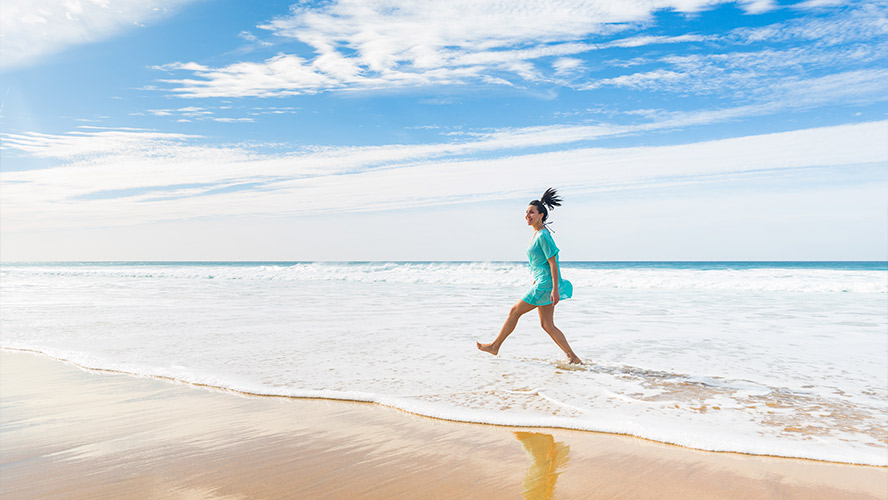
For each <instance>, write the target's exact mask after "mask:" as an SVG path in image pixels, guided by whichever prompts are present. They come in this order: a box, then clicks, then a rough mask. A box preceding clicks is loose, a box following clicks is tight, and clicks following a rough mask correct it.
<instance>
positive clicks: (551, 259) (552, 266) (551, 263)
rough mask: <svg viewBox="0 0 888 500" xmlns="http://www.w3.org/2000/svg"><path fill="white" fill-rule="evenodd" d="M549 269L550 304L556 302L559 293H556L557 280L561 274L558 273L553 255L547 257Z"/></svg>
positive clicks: (559, 279) (556, 262)
mask: <svg viewBox="0 0 888 500" xmlns="http://www.w3.org/2000/svg"><path fill="white" fill-rule="evenodd" d="M549 270H550V271H552V305H553V306H554V305H555V304H557V303H558V299H559V298H560V297H559V293H558V282H559V281H561V276H560V275H559V274H558V261H556V260H555V256H554V255H553V256H551V257H549Z"/></svg>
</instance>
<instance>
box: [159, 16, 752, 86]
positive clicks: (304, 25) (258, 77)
mask: <svg viewBox="0 0 888 500" xmlns="http://www.w3.org/2000/svg"><path fill="white" fill-rule="evenodd" d="M716 3H719V2H718V0H653V1H647V0H564V1H560V2H556V3H553V2H548V1H543V0H524V1H521V2H495V1H478V0H455V1H449V2H426V3H423V2H419V3H417V2H413V1H410V0H338V1H333V2H329V3H324V4H322V5H320V6H311V7H304V6H302V5H294V6H293V7H292V8H291V13H290V15H288V16H284V17H280V18H277V19H273V20H272V21H270V22H268V23H267V24H265V25H262V26H260V28H263V29H266V30H269V31H271V33H272V34H274V35H276V36H279V37H283V38H287V39H295V40H298V41H299V42H302V43H304V44H305V45H307V46H308V47H310V48H311V49H312V50H313V51H314V56H313V57H304V56H298V55H295V54H287V53H281V54H278V55H277V56H275V57H272V58H270V59H267V60H265V61H261V62H238V63H235V64H231V65H228V66H222V67H216V68H210V67H206V66H204V65H200V64H197V63H193V62H188V63H181V62H177V63H172V64H167V65H163V66H160V67H158V69H163V70H167V71H189V72H192V73H194V77H193V78H170V79H164V80H161V81H162V82H163V83H167V84H170V85H171V87H170V88H168V89H167V90H169V91H171V92H173V93H175V94H178V95H180V96H182V97H226V96H228V97H244V96H258V97H270V96H286V95H297V94H304V93H315V92H320V91H327V90H338V89H379V88H391V87H393V86H394V87H397V86H402V87H403V86H422V85H461V84H468V83H475V82H488V83H491V82H496V83H497V84H503V83H507V84H510V83H514V82H510V79H514V78H517V79H523V80H530V81H537V80H542V79H544V75H542V74H541V73H540V71H539V68H537V67H536V65H535V63H534V62H533V61H535V60H537V59H540V58H543V57H547V56H568V55H572V54H579V53H583V52H588V51H591V50H597V49H601V48H607V47H638V46H642V45H648V44H665V43H683V42H684V43H687V42H692V41H700V40H703V39H705V37H702V36H700V35H682V36H676V37H664V36H642V37H633V38H630V39H625V40H616V41H612V42H609V43H603V44H593V43H587V42H584V41H583V40H585V39H587V38H589V37H591V36H597V35H613V34H614V33H616V32H619V31H622V30H626V29H630V28H636V27H637V25H638V23H641V22H647V21H649V20H650V18H651V17H652V15H653V14H654V13H655V12H657V11H660V10H676V11H680V12H698V11H701V10H704V9H708V8H711V7H712V6H713V5H714V4H716ZM746 3H749V2H746ZM753 3H756V4H758V3H757V2H753Z"/></svg>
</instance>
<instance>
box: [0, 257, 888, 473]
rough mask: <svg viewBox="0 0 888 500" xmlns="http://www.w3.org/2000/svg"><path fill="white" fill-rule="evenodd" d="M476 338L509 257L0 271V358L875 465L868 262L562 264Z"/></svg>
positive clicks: (514, 281)
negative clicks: (518, 314) (40, 359)
mask: <svg viewBox="0 0 888 500" xmlns="http://www.w3.org/2000/svg"><path fill="white" fill-rule="evenodd" d="M562 275H563V277H564V278H565V279H568V280H570V281H571V282H572V283H573V285H574V296H573V298H571V299H569V300H565V301H563V302H561V303H560V304H558V306H557V307H556V312H555V321H556V324H557V325H558V327H559V328H560V329H561V330H562V331H563V332H564V333H565V335H566V337H567V339H568V341H569V342H570V344H571V346H572V347H573V349H574V351H576V353H577V354H578V355H579V356H580V357H581V358H582V359H583V360H584V361H585V364H584V365H582V366H573V365H567V364H566V363H565V358H564V355H563V354H562V353H561V351H560V349H559V348H558V347H557V346H556V345H555V343H554V342H553V341H552V340H551V339H550V338H549V337H548V335H547V334H546V333H545V332H543V330H542V329H541V328H540V326H539V319H538V317H537V315H536V313H535V312H530V313H528V314H527V315H525V316H524V317H522V319H521V321H520V322H519V324H518V327H517V328H516V330H515V332H514V333H513V334H512V335H511V336H510V337H509V339H508V340H507V341H506V343H505V344H504V345H503V347H502V349H501V350H500V354H499V356H497V357H494V356H491V355H489V354H486V353H482V352H480V351H478V350H477V349H476V347H475V342H476V341H482V342H490V341H492V340H493V339H494V338H495V337H496V334H497V332H498V331H499V328H500V326H501V325H502V322H503V321H504V320H505V317H506V315H507V313H508V311H509V308H510V307H511V306H512V305H513V304H514V303H516V302H517V301H518V300H519V299H520V297H521V296H522V294H523V293H524V291H525V290H526V288H527V287H528V286H529V285H530V282H531V280H532V279H531V277H530V273H529V270H528V268H527V265H526V263H523V262H522V263H519V262H347V263H346V262H341V263H336V262H231V263H215V262H125V263H120V262H83V263H46V262H43V263H15V264H14V263H4V264H2V265H0V346H2V348H3V349H8V350H27V351H36V352H39V353H42V354H43V355H46V356H49V357H53V358H57V359H62V360H66V361H68V362H71V363H74V364H77V365H79V366H81V367H85V368H97V369H104V370H114V371H119V372H123V373H128V374H132V375H135V376H146V377H162V378H167V379H174V380H177V381H181V382H186V383H194V384H205V385H209V386H214V387H218V388H224V389H229V390H232V391H239V392H244V393H249V394H265V395H278V396H287V397H307V398H330V399H341V400H356V401H369V402H375V403H378V404H382V405H388V406H391V407H395V408H400V409H402V410H405V411H408V412H412V413H417V414H420V415H427V416H431V417H436V418H441V419H447V420H454V421H464V422H477V423H487V424H500V425H510V426H522V427H523V426H527V427H532V426H543V427H561V428H570V429H580V430H588V431H602V432H613V433H620V434H628V435H632V436H638V437H641V438H647V439H652V440H656V441H661V442H664V443H674V444H678V445H682V446H687V447H691V448H697V449H702V450H713V451H732V452H740V453H750V454H763V455H775V456H783V457H801V458H810V459H816V460H829V461H836V462H846V463H855V464H869V465H881V466H886V465H888V263H886V262H562Z"/></svg>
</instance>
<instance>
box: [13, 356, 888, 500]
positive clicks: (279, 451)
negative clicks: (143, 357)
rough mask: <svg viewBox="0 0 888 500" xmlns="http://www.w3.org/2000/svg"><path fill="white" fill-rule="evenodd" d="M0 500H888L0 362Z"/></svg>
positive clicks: (825, 482) (812, 480) (532, 439)
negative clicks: (136, 499) (282, 499)
mask: <svg viewBox="0 0 888 500" xmlns="http://www.w3.org/2000/svg"><path fill="white" fill-rule="evenodd" d="M0 423H2V432H0V457H2V458H0V497H2V498H4V499H31V498H33V499H47V498H65V499H79V498H83V499H101V498H108V499H129V498H138V499H154V498H157V499H161V498H162V499H225V500H229V499H230V500H234V499H254V498H255V499H260V498H262V499H268V498H306V499H309V498H310V499H349V498H367V499H391V498H424V499H439V498H440V499H445V498H446V499H464V498H465V499H471V498H478V499H500V498H502V499H512V498H514V499H522V498H523V499H528V500H530V499H552V498H554V499H657V500H665V499H673V498H674V499H698V498H699V499H730V500H737V499H772V498H773V499H778V498H779V499H806V500H807V499H829V500H841V499H885V498H888V468H885V467H865V466H855V465H846V464H834V463H827V462H817V461H810V460H795V459H783V458H774V457H757V456H749V455H742V454H734V453H712V452H703V451H697V450H691V449H686V448H681V447H677V446H670V445H665V444H660V443H655V442H651V441H646V440H643V439H637V438H632V437H626V436H617V435H610V434H600V433H592V432H581V431H570V430H562V429H527V428H510V427H498V426H487V425H475V424H462V423H453V422H446V421H441V420H435V419H430V418H425V417H419V416H415V415H411V414H408V413H404V412H402V411H399V410H394V409H390V408H386V407H382V406H377V405H370V404H361V403H348V402H340V401H322V400H297V399H286V398H268V397H246V396H239V395H236V394H232V393H227V392H223V391H214V390H209V389H205V388H195V387H191V386H186V385H181V384H175V383H170V382H165V381H160V380H155V379H147V378H137V377H132V376H127V375H121V374H109V373H92V372H87V371H84V370H81V369H78V368H76V367H74V366H71V365H67V364H65V363H62V362H59V361H55V360H50V359H46V358H42V357H38V356H35V355H31V354H25V353H12V352H2V353H0Z"/></svg>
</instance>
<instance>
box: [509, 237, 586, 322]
mask: <svg viewBox="0 0 888 500" xmlns="http://www.w3.org/2000/svg"><path fill="white" fill-rule="evenodd" d="M553 255H554V256H555V265H556V268H557V269H558V278H559V280H558V297H559V300H564V299H569V298H570V297H571V295H573V285H571V284H570V281H567V280H566V279H564V278H562V277H561V264H559V263H558V247H557V246H555V240H553V239H552V234H551V233H549V230H548V229H545V228H543V229H540V230H539V231H537V232H536V234H534V235H533V239H531V240H530V246H529V247H527V258H528V259H529V260H530V272H531V274H533V285H532V286H531V287H530V290H528V291H527V293H525V294H524V297H521V300H523V301H524V302H527V303H528V304H531V305H534V306H546V305H549V304H551V303H552V271H551V269H549V257H551V256H553Z"/></svg>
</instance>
